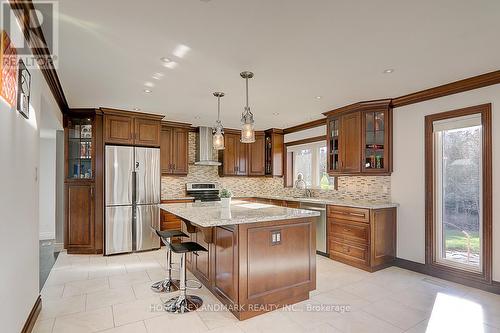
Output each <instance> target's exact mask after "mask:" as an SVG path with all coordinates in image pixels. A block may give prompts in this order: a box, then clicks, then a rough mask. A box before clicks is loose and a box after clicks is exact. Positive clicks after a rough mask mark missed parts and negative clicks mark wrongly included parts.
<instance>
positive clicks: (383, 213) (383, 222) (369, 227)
mask: <svg viewBox="0 0 500 333" xmlns="http://www.w3.org/2000/svg"><path fill="white" fill-rule="evenodd" d="M328 230H329V231H328V247H329V254H330V258H331V259H333V260H337V261H341V262H343V263H346V264H349V265H352V266H355V267H358V268H361V269H364V270H367V271H369V272H374V271H376V270H379V269H382V268H385V267H387V266H390V265H392V262H393V261H394V258H395V256H396V208H383V209H364V208H353V207H343V206H328Z"/></svg>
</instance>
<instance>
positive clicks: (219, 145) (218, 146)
mask: <svg viewBox="0 0 500 333" xmlns="http://www.w3.org/2000/svg"><path fill="white" fill-rule="evenodd" d="M214 96H215V97H217V122H216V123H215V127H214V129H213V137H212V143H213V147H214V149H215V150H223V149H224V127H223V126H222V122H221V121H220V99H221V97H224V93H223V92H214Z"/></svg>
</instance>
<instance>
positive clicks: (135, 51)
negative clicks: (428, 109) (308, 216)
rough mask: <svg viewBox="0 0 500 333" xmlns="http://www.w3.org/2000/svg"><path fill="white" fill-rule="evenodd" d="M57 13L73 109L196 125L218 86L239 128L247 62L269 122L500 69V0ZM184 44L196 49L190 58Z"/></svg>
mask: <svg viewBox="0 0 500 333" xmlns="http://www.w3.org/2000/svg"><path fill="white" fill-rule="evenodd" d="M59 10H60V16H59V18H60V26H59V68H58V74H59V76H60V79H61V82H62V85H63V88H64V91H65V94H66V97H67V99H68V102H69V104H70V106H71V107H98V106H105V107H114V108H123V109H129V110H132V109H133V108H134V107H139V108H140V109H141V110H142V111H143V112H150V113H161V114H165V115H166V116H167V119H168V120H173V121H184V122H190V123H193V124H195V125H200V124H201V125H213V123H214V121H215V117H216V111H217V109H216V105H217V104H216V98H215V97H213V96H212V92H214V91H224V92H225V93H226V97H224V98H223V99H222V120H223V124H224V125H225V127H233V128H236V127H239V120H240V115H241V111H242V110H243V105H244V80H243V79H241V78H240V76H239V73H240V72H241V71H243V70H251V71H253V72H254V73H255V78H254V79H252V80H251V81H250V106H251V108H252V111H253V112H254V115H255V120H256V128H258V129H266V128H270V127H279V128H283V127H288V126H292V125H296V124H299V123H302V122H306V121H309V120H312V119H317V118H320V117H321V113H322V112H324V111H327V110H331V109H333V108H336V107H339V106H343V105H346V104H350V103H353V102H357V101H360V100H369V99H378V98H387V97H397V96H400V95H404V94H407V93H411V92H415V91H418V90H421V89H425V88H429V87H433V86H436V85H440V84H444V83H448V82H451V81H455V80H459V79H463V78H466V77H470V76H474V75H478V74H482V73H485V72H489V71H494V70H498V69H499V68H500V43H499V39H498V38H499V35H498V33H499V31H500V1H498V0H489V1H487V0H482V1H478V0H476V1H470V0H440V1H436V0H425V1H422V0H421V1H411V0H365V1H361V0H358V1H354V0H344V1H339V0H308V1H306V0H302V1H298V0H273V1H271V0H252V1H248V0H247V1H243V0H211V1H207V0H204V1H200V0H169V1H165V0H147V1H145V0H141V1H139V0H135V1H131V0H106V1H102V0H85V1H82V0H60V1H59ZM179 45H186V46H188V47H189V48H190V50H189V52H187V54H186V55H185V56H184V57H182V58H179V57H176V56H175V55H174V54H173V52H174V50H175V49H176V47H177V46H179ZM161 57H169V58H171V59H172V60H173V61H175V62H177V63H178V66H177V68H174V69H168V68H165V67H163V66H162V63H161V61H160V58H161ZM388 68H394V70H395V71H394V73H392V74H383V71H384V70H385V69H388ZM156 72H161V73H163V74H164V77H163V79H162V80H159V81H157V80H154V79H153V78H152V75H153V74H154V73H156ZM148 81H149V82H153V83H155V86H154V87H153V88H151V89H152V90H153V93H152V94H145V93H144V92H143V89H145V87H144V84H145V82H148ZM315 96H322V97H323V98H322V99H321V100H317V99H315ZM273 113H279V115H274V114H273ZM198 117H199V118H198Z"/></svg>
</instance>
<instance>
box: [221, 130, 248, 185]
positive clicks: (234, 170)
mask: <svg viewBox="0 0 500 333" xmlns="http://www.w3.org/2000/svg"><path fill="white" fill-rule="evenodd" d="M224 140H225V149H224V150H220V151H219V160H221V161H222V165H221V166H220V167H219V175H221V176H248V155H249V153H248V150H249V145H251V144H248V143H241V142H240V134H238V133H227V132H226V134H225V135H224Z"/></svg>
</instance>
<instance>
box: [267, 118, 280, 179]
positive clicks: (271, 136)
mask: <svg viewBox="0 0 500 333" xmlns="http://www.w3.org/2000/svg"><path fill="white" fill-rule="evenodd" d="M265 140H266V149H265V154H266V157H265V175H266V176H274V177H282V176H283V152H284V145H285V137H284V134H283V130H281V129H276V128H273V129H270V130H267V131H266V132H265Z"/></svg>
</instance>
